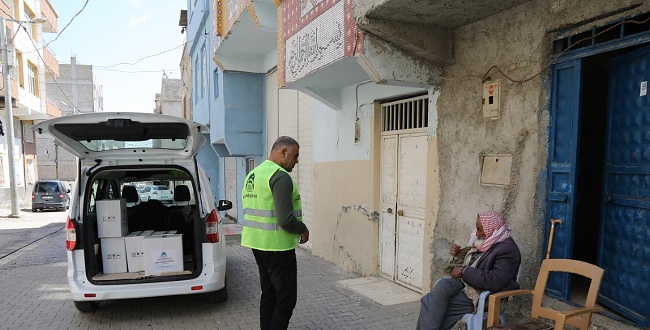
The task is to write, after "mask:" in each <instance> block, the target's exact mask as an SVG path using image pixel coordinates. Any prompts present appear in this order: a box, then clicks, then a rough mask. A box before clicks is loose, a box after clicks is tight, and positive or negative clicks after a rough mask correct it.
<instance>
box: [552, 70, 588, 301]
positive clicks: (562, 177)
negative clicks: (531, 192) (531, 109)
mask: <svg viewBox="0 0 650 330" xmlns="http://www.w3.org/2000/svg"><path fill="white" fill-rule="evenodd" d="M581 63H582V62H581V60H579V59H577V60H572V61H567V62H563V63H560V64H556V65H554V66H553V77H552V78H553V82H552V85H551V86H553V87H552V88H553V90H552V95H551V122H550V125H549V139H550V140H549V146H550V148H549V164H548V189H547V191H548V196H547V197H548V198H547V203H548V205H547V210H548V211H547V217H546V220H547V222H546V235H545V237H546V238H547V239H546V243H545V244H548V235H549V231H550V225H549V224H550V222H549V221H548V220H549V219H561V220H562V224H561V225H556V226H555V230H554V231H555V234H554V236H555V237H554V238H553V246H552V249H551V256H550V257H551V258H571V255H572V252H571V251H572V247H573V227H574V221H573V209H574V206H575V198H574V197H575V196H574V195H575V191H576V187H575V185H576V171H577V170H578V169H577V167H578V164H577V162H576V157H577V154H578V150H577V148H578V130H579V126H580V125H579V123H580V94H581V75H582V67H581ZM546 249H547V247H546V246H545V248H544V253H546ZM568 279H569V277H568V274H559V273H552V274H551V275H550V276H549V279H548V285H547V294H549V295H550V296H554V297H558V298H564V299H567V298H568V296H569V280H568Z"/></svg>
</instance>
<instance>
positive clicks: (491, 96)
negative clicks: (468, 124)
mask: <svg viewBox="0 0 650 330" xmlns="http://www.w3.org/2000/svg"><path fill="white" fill-rule="evenodd" d="M499 86H500V84H499V80H496V81H491V82H486V83H484V84H483V117H485V118H486V119H497V118H499V116H500V115H501V88H500V87H499Z"/></svg>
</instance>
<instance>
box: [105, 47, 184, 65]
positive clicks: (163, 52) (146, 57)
mask: <svg viewBox="0 0 650 330" xmlns="http://www.w3.org/2000/svg"><path fill="white" fill-rule="evenodd" d="M183 46H185V42H183V43H182V44H180V45H178V46H176V47H174V48H172V49H168V50H165V51H162V52H160V53H156V54H152V55H147V56H145V57H143V58H141V59H139V60H137V61H135V62H132V63H126V62H122V63H117V64H113V65H109V66H101V65H95V66H94V67H95V68H103V69H110V68H112V67H116V66H118V65H136V64H138V63H140V61H142V60H145V59H148V58H150V57H154V56H158V55H162V54H165V53H169V52H171V51H173V50H176V49H178V48H181V47H183Z"/></svg>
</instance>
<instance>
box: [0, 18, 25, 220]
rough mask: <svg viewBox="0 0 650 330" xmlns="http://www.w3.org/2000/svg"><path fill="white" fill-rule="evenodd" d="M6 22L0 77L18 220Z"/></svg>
mask: <svg viewBox="0 0 650 330" xmlns="http://www.w3.org/2000/svg"><path fill="white" fill-rule="evenodd" d="M6 24H7V22H6V21H5V18H4V17H0V29H2V33H1V34H0V43H1V44H2V45H0V47H2V76H3V78H4V92H5V117H6V119H5V122H6V123H7V153H8V155H9V195H10V198H11V214H9V217H10V218H20V211H19V210H18V192H17V191H16V162H15V161H14V114H13V109H12V108H11V77H10V75H11V66H10V65H9V59H10V58H11V59H13V57H10V56H9V42H8V41H7V25H6Z"/></svg>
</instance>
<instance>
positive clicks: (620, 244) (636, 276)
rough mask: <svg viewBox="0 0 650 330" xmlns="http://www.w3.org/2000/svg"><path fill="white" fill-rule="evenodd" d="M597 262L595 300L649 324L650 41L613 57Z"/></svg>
mask: <svg viewBox="0 0 650 330" xmlns="http://www.w3.org/2000/svg"><path fill="white" fill-rule="evenodd" d="M611 63H612V64H611V70H610V82H609V104H608V123H607V125H608V129H607V130H608V132H607V140H606V141H607V145H606V154H605V173H604V189H603V203H602V210H603V211H602V213H601V214H602V219H601V224H602V227H601V231H600V232H601V234H600V235H601V236H600V246H599V251H598V263H599V265H600V266H601V267H602V268H604V269H605V275H604V277H603V282H602V284H601V287H600V295H599V302H600V303H602V304H603V305H606V306H608V307H609V308H611V309H613V310H615V311H617V312H619V313H621V314H623V315H625V316H627V317H629V318H630V319H632V320H633V321H635V322H638V323H640V324H641V325H643V326H648V325H649V323H648V317H649V316H650V306H649V301H648V300H649V299H648V294H649V293H650V212H649V211H650V96H649V95H647V92H646V91H647V85H646V84H647V82H648V81H649V80H650V47H644V48H642V49H639V50H636V51H634V52H631V53H628V54H625V55H623V56H620V57H617V58H615V59H613V60H612V62H611Z"/></svg>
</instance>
